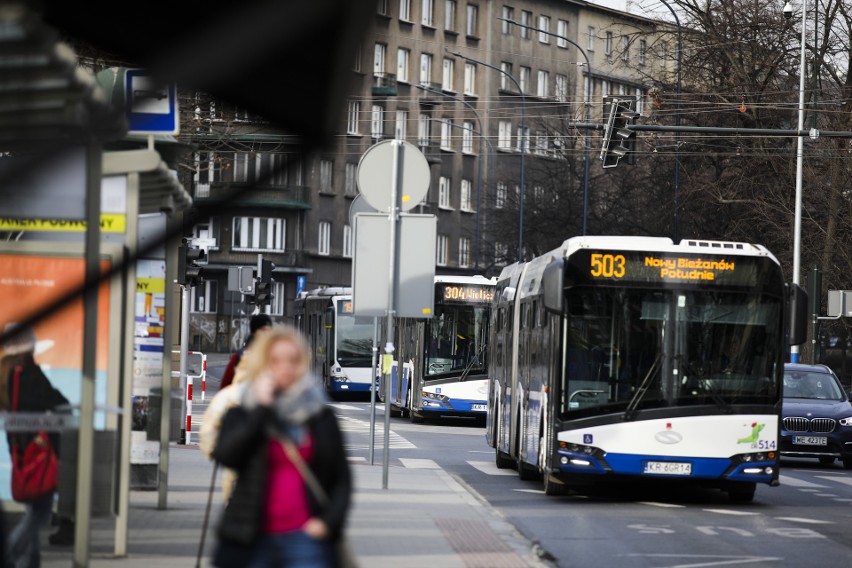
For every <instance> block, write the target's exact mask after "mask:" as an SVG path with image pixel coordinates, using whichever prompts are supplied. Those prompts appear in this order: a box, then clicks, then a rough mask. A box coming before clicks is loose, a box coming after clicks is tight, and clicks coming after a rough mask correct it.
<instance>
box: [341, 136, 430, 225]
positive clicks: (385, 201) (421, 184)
mask: <svg viewBox="0 0 852 568" xmlns="http://www.w3.org/2000/svg"><path fill="white" fill-rule="evenodd" d="M395 144H399V145H400V148H399V151H400V156H401V162H402V183H401V186H400V188H399V194H400V198H399V199H400V209H401V210H402V211H410V210H411V209H413V208H414V207H416V206H417V205H418V204H420V202H421V201H423V198H424V197H426V192H428V191H429V182H430V180H431V172H430V170H429V162H427V161H426V156H424V155H423V152H421V151H420V149H419V148H417V146H414V145H413V144H410V143H408V142H405V141H402V140H385V141H384V142H379V143H378V144H376V145H375V146H371V147H370V148H369V149H368V150H367V151H366V152H364V155H363V156H361V161H360V162H359V163H358V175H357V180H358V189H359V190H360V191H361V195H362V196H363V197H364V199H365V200H366V201H367V203H368V204H370V205H371V206H372V207H373V208H374V209H376V210H377V211H380V212H382V213H384V212H386V211H388V210H389V209H390V207H391V190H392V183H393V179H391V178H392V177H393V176H392V173H391V172H392V171H393V159H394V158H393V153H394V145H395ZM359 212H360V211H359Z"/></svg>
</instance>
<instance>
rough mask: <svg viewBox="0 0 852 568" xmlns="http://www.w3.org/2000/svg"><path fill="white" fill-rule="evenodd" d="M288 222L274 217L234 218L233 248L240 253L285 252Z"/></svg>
mask: <svg viewBox="0 0 852 568" xmlns="http://www.w3.org/2000/svg"><path fill="white" fill-rule="evenodd" d="M286 229H287V222H286V221H285V220H284V219H276V218H272V217H234V227H233V231H232V235H233V240H232V241H231V248H232V249H233V250H238V251H283V250H284V247H285V246H286V241H287V239H286V237H285V234H286Z"/></svg>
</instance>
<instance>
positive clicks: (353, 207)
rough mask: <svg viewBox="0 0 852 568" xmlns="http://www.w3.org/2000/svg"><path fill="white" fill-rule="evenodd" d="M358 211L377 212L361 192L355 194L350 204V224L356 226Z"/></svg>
mask: <svg viewBox="0 0 852 568" xmlns="http://www.w3.org/2000/svg"><path fill="white" fill-rule="evenodd" d="M358 213H376V208H375V207H373V206H372V205H370V204H369V203H367V200H366V199H364V196H363V195H361V194H360V193H359V194H358V195H356V196H355V199H353V200H352V203H350V204H349V226H350V227H354V226H355V215H357V214H358Z"/></svg>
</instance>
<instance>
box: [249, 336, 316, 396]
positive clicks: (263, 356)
mask: <svg viewBox="0 0 852 568" xmlns="http://www.w3.org/2000/svg"><path fill="white" fill-rule="evenodd" d="M279 341H287V342H290V343H292V344H293V345H295V346H296V348H297V349H298V350H299V353H300V354H301V356H302V362H303V364H304V366H305V372H307V371H308V369H309V368H310V365H311V350H310V348H309V347H308V342H307V341H305V338H304V337H303V336H302V334H301V333H300V332H299V330H297V329H296V328H295V327H292V326H289V325H273V326H272V327H268V328H264V329H262V330H258V331H257V332H256V333H255V336H254V339H253V340H252V342H251V346H250V347H249V348H248V349H246V352H245V353H244V354H243V357H242V359H240V364H239V365H238V366H237V370H236V373H235V375H234V383H235V384H236V383H241V382H243V381H253V380H254V379H255V378H257V377H258V376H259V375H261V374H262V373H263V371H264V370H265V369H266V365H267V363H268V362H269V350H270V349H271V348H272V346H273V345H274V344H276V343H278V342H279Z"/></svg>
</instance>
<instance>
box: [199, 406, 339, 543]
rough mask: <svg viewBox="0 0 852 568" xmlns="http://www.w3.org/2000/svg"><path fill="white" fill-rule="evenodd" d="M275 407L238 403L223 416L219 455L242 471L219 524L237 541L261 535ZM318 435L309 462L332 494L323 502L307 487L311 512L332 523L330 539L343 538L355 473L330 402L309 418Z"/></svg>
mask: <svg viewBox="0 0 852 568" xmlns="http://www.w3.org/2000/svg"><path fill="white" fill-rule="evenodd" d="M273 420H274V416H273V414H272V411H271V410H270V409H268V408H264V407H259V408H255V409H253V410H250V411H248V410H246V409H244V408H242V407H236V408H232V409H231V410H229V411H228V412H227V413H226V414H225V417H224V418H223V420H222V426H221V429H220V431H219V437H218V439H217V441H216V448H215V450H214V451H213V457H214V458H215V459H216V460H217V461H218V462H219V463H221V464H222V465H224V466H226V467H229V468H232V469H234V470H236V471H237V476H238V477H237V483H236V487H235V488H234V492H233V493H232V495H231V499H230V501H229V502H228V505H227V506H226V507H225V512H224V514H223V516H222V521H221V523H220V525H219V538H220V539H221V540H223V541H227V542H229V543H233V544H236V545H242V546H249V545H251V544H252V543H253V542H254V541H255V539H256V538H257V537H258V536H260V534H261V531H262V526H263V516H264V512H265V503H266V495H265V492H266V491H265V490H266V466H267V464H266V460H267V457H266V456H267V442H268V441H269V436H268V431H269V430H270V428H269V424H271V423H272V422H273ZM307 427H308V430H309V432H310V434H311V437H312V438H313V441H314V446H313V454H312V456H311V459H310V461H309V462H308V467H309V468H310V470H311V471H312V472H313V474H314V475H315V476H316V478H317V480H319V483H320V485H322V487H323V489H325V492H326V494H327V495H328V503H327V504H326V505H325V506H324V507H323V506H320V504H319V502H318V500H317V498H316V497H315V496H314V495H312V494H311V492H310V491H309V490H308V489H307V487H306V488H305V491H306V492H307V498H308V504H309V505H310V509H311V515H312V516H314V517H316V518H318V519H320V520H322V521H323V522H324V523H325V524H326V525H327V526H328V528H329V533H330V539H331V540H332V541H337V540H339V539H340V537H341V535H342V533H343V526H344V523H345V522H346V513H347V511H348V509H349V501H350V495H351V491H352V477H351V474H350V472H349V463H348V461H347V459H346V450H345V448H344V446H343V435H342V434H341V432H340V428H339V427H338V425H337V418H336V417H335V416H334V412H333V411H332V410H331V408H329V407H325V408H323V410H322V411H321V412H320V413H319V414H318V415H316V416H315V417H313V418H312V419H311V420H309V421H308V424H307Z"/></svg>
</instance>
